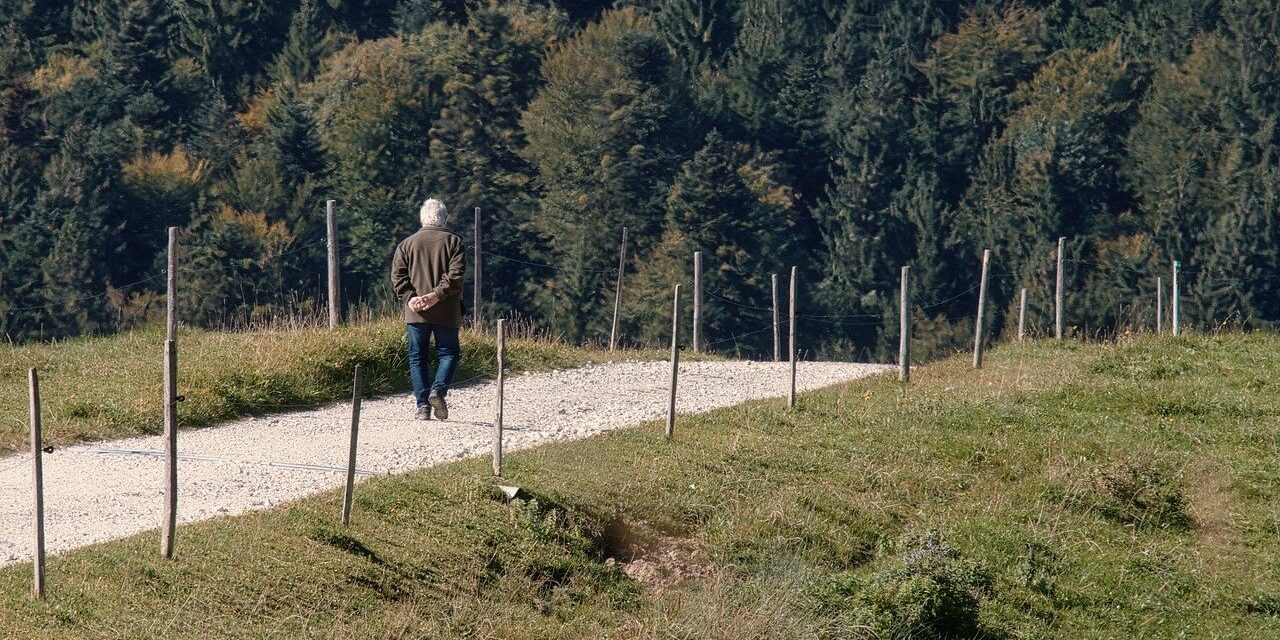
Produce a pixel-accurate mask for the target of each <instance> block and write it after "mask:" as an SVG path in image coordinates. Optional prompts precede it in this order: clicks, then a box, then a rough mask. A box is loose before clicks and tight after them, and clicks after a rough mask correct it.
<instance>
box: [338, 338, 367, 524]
mask: <svg viewBox="0 0 1280 640" xmlns="http://www.w3.org/2000/svg"><path fill="white" fill-rule="evenodd" d="M363 374H364V371H363V366H362V365H359V364H357V365H356V372H355V376H354V378H353V379H352V381H351V444H350V446H348V447H347V487H346V490H345V491H344V492H343V493H342V526H344V527H345V526H347V525H349V524H351V502H352V499H353V498H354V497H355V489H356V444H357V443H358V442H360V397H361V396H362V395H364V394H363V391H364V375H363Z"/></svg>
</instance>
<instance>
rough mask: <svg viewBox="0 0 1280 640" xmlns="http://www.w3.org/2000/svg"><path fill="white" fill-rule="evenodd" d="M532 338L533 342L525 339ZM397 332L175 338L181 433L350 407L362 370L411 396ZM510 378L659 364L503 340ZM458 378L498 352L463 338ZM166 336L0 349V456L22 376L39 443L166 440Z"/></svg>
mask: <svg viewBox="0 0 1280 640" xmlns="http://www.w3.org/2000/svg"><path fill="white" fill-rule="evenodd" d="M525 333H529V332H527V331H526V332H525ZM406 348H407V347H406V346H405V340H404V324H403V323H402V322H399V321H397V320H385V321H379V322H373V323H367V324H361V325H357V326H349V327H343V328H340V329H337V330H335V331H329V330H327V329H302V330H287V331H286V330H279V331H249V332H243V333H225V332H214V331H200V330H194V329H193V330H185V329H184V330H183V331H182V332H181V333H180V334H179V336H178V393H179V394H180V395H182V396H184V398H185V400H184V401H183V402H182V403H181V405H179V409H178V423H179V425H180V426H182V427H200V426H207V425H211V424H215V423H217V422H220V421H225V420H228V419H232V418H237V417H242V416H246V415H252V414H258V413H263V412H268V411H272V410H279V409H281V408H286V407H291V406H297V405H315V404H319V403H323V402H330V401H334V400H341V399H343V398H350V397H351V382H352V371H353V370H354V368H355V365H356V364H357V363H360V364H363V365H364V386H365V389H366V391H368V392H369V393H374V394H383V393H389V392H393V391H402V390H405V389H407V388H408V385H409V380H408V374H407V373H406V372H407V370H408V365H407V361H406ZM507 350H508V355H507V363H508V367H509V369H510V370H512V371H522V370H536V369H549V368H554V367H572V366H580V365H583V364H587V363H592V362H602V361H607V360H612V359H620V358H652V359H661V358H664V357H666V356H665V354H663V353H661V352H658V351H653V352H637V351H619V352H615V353H613V354H610V353H609V352H606V351H599V350H590V349H579V348H574V347H569V346H567V345H564V344H561V343H557V342H555V341H552V340H547V339H536V338H532V337H523V338H520V339H512V340H508V346H507ZM462 352H463V356H462V365H461V366H460V367H459V369H458V371H457V375H456V379H458V380H465V379H468V378H473V377H476V376H492V375H493V374H494V372H495V371H496V364H495V361H494V343H493V340H492V339H491V338H489V337H486V336H482V335H479V334H476V333H471V332H464V333H463V341H462ZM163 354H164V332H163V330H162V329H161V328H154V329H147V330H141V331H136V332H132V333H127V334H123V335H116V336H110V337H102V338H82V339H77V340H71V341H67V342H61V343H57V344H33V345H21V346H15V345H3V346H0V416H3V418H2V420H3V422H0V455H4V454H8V453H13V452H15V451H22V450H25V449H27V448H28V446H29V445H28V444H27V443H28V441H29V440H28V439H29V438H30V436H29V434H28V431H27V428H28V427H27V413H28V410H27V402H28V401H27V369H29V368H30V367H36V368H37V369H38V370H39V373H40V388H41V404H42V414H43V426H44V436H45V440H46V442H49V443H50V444H54V445H58V446H62V445H66V444H71V443H75V442H80V441H84V440H92V439H100V438H118V437H124V436H135V435H146V434H157V433H161V432H162V431H163V418H162V412H161V409H162V401H161V389H162V387H163V365H162V363H163V359H162V358H163Z"/></svg>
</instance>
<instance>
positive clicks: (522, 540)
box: [0, 334, 1280, 640]
mask: <svg viewBox="0 0 1280 640" xmlns="http://www.w3.org/2000/svg"><path fill="white" fill-rule="evenodd" d="M1277 349H1280V338H1276V337H1273V336H1268V335H1261V334H1254V335H1228V336H1196V337H1184V338H1179V339H1169V338H1163V339H1156V338H1149V337H1148V338H1141V339H1136V340H1130V341H1125V342H1122V343H1120V344H1114V345H1085V344H1079V343H1071V342H1068V343H1054V342H1051V341H1036V342H1029V343H1027V344H1025V345H1005V346H1002V347H999V348H997V349H995V350H994V351H993V352H992V353H991V354H990V355H989V357H988V360H987V362H986V365H985V366H984V368H983V369H982V370H980V371H974V370H973V369H972V368H971V367H970V366H969V363H968V357H967V356H966V355H962V356H960V357H957V358H954V359H951V360H947V361H944V362H940V363H937V364H934V365H930V366H928V367H924V368H921V369H919V370H917V371H916V372H915V374H914V376H913V382H912V384H911V385H910V386H908V387H906V388H904V387H902V386H901V385H899V384H898V383H897V382H896V381H894V380H893V379H891V377H890V376H882V377H877V378H874V379H870V380H866V381H862V382H857V383H853V384H848V385H841V386H837V387H833V388H830V389H827V390H823V391H819V392H815V393H810V394H804V395H802V396H801V397H800V401H799V404H798V407H797V408H796V409H795V410H793V411H788V410H787V409H786V407H785V403H784V402H782V401H778V400H775V401H762V402H754V403H748V404H745V405H741V406H738V407H732V408H728V409H723V410H719V411H715V412H712V413H710V414H706V415H703V416H698V417H689V418H686V419H682V420H681V423H680V428H679V430H678V432H677V437H676V439H675V440H674V441H673V442H666V441H664V440H663V438H662V437H661V429H660V426H659V425H656V424H655V425H648V426H646V427H644V428H640V429H635V430H629V431H621V432H615V433H611V434H608V435H604V436H599V437H594V438H590V439H587V440H583V441H578V442H572V443H564V444H558V445H550V446H544V447H540V448H537V449H532V450H528V451H524V452H519V453H514V454H511V455H509V456H508V457H507V459H506V461H505V462H506V466H505V467H504V472H505V473H506V474H507V475H506V477H505V478H504V480H505V481H507V482H510V483H515V484H518V485H520V486H522V487H524V488H525V489H526V490H527V491H529V492H530V494H531V495H532V496H534V497H536V502H525V503H521V504H518V505H515V506H513V505H507V504H504V503H503V502H501V501H500V500H497V499H495V497H494V493H493V490H492V488H491V487H490V484H491V480H490V479H489V478H488V476H487V467H488V462H487V461H486V460H472V461H463V462H459V463H456V464H451V465H446V466H443V467H438V468H435V469H431V470H427V471H423V472H418V473H413V474H408V475H405V476H398V477H391V478H380V479H376V480H372V481H369V482H367V483H364V484H362V485H360V488H359V491H358V492H357V500H356V509H355V513H356V515H355V518H354V522H353V525H352V527H351V528H350V529H348V530H343V529H342V528H341V527H340V526H338V525H337V524H336V521H337V514H338V506H339V496H338V494H336V493H331V494H326V495H322V496H317V497H314V498H309V499H306V500H303V501H300V502H298V503H296V504H294V505H291V506H286V507H282V508H279V509H275V510H272V511H269V512H264V513H257V514H252V515H248V516H244V517H239V518H230V519H223V520H217V521H211V522H207V523H204V524H200V525H196V526H191V527H185V528H183V529H182V532H181V534H180V538H179V540H180V542H179V558H178V560H177V561H175V562H163V561H160V560H157V559H156V558H155V555H156V536H155V535H154V534H150V535H143V536H139V537H136V538H132V539H130V540H126V541H121V542H116V543H110V544H105V545H99V546H96V547H91V548H87V549H82V550H79V551H76V552H73V553H69V554H65V555H63V556H59V557H56V558H54V559H52V561H51V562H50V567H49V591H50V597H49V599H48V600H47V601H46V602H39V603H37V602H33V601H32V600H30V598H29V597H28V595H27V590H28V589H29V567H12V568H9V569H6V570H4V571H0V592H2V594H3V595H0V637H10V636H12V637H50V638H52V637H58V638H65V637H120V638H125V637H129V638H132V637H192V636H231V637H298V636H319V637H340V638H371V637H373V638H381V637H476V638H601V637H615V638H672V637H681V638H733V639H735V640H736V639H740V638H757V637H772V638H859V637H872V635H871V634H872V632H873V631H878V632H880V633H881V635H880V637H913V638H929V637H945V634H942V633H940V632H939V630H938V628H936V627H932V626H929V625H930V624H931V623H930V621H931V620H933V621H936V620H940V619H941V620H950V621H952V622H953V623H955V624H966V625H967V624H972V625H973V628H975V629H977V631H976V633H975V634H972V635H977V636H980V637H993V638H999V637H1029V638H1030V637H1036V638H1110V637H1152V638H1172V637H1231V638H1274V637H1280V565H1277V564H1276V562H1275V558H1276V557H1278V554H1280V506H1278V505H1280V455H1278V454H1280V450H1278V448H1280V382H1276V381H1277V380H1280V363H1278V362H1277V361H1276V359H1275V358H1274V357H1273V354H1274V353H1275V352H1276V351H1277ZM921 540H926V541H929V540H933V541H939V542H937V543H934V542H928V543H925V544H924V546H921V544H922V543H921V542H920V541H921ZM930 545H934V546H930ZM939 545H940V546H939ZM634 560H639V562H638V563H635V564H632V565H630V567H631V570H634V569H635V567H637V566H640V564H643V563H644V562H650V563H652V564H654V565H655V566H657V567H658V568H659V569H660V570H659V571H657V572H656V573H653V572H651V573H650V574H643V575H641V577H642V578H644V579H643V580H639V581H637V580H634V579H632V578H630V577H628V575H627V574H625V573H624V572H623V571H622V570H621V567H623V566H624V565H626V564H627V563H628V562H629V561H634ZM662 569H665V570H669V571H671V572H672V573H673V574H674V577H673V576H666V577H663V573H662ZM680 576H684V579H680ZM957 585H959V588H960V589H961V590H962V591H964V590H969V589H972V590H973V591H972V592H970V591H964V592H960V591H956V589H957V588H958V587H957ZM975 585H978V586H981V589H979V587H978V586H975ZM935 596H936V597H935ZM966 603H969V604H972V605H973V608H972V609H970V608H966V607H967V606H968V605H966ZM931 607H932V608H931ZM933 614H937V615H938V616H942V617H939V618H931V617H929V616H930V615H933ZM947 616H950V617H947ZM922 621H923V622H922ZM904 624H922V625H923V626H919V627H915V628H912V629H910V630H906V629H905V628H904V627H902V626H901V625H904ZM895 625H897V626H895ZM966 637H969V636H966Z"/></svg>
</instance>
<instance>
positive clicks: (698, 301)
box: [691, 251, 702, 353]
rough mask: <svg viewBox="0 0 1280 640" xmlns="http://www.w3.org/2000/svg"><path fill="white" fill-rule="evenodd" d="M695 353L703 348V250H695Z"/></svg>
mask: <svg viewBox="0 0 1280 640" xmlns="http://www.w3.org/2000/svg"><path fill="white" fill-rule="evenodd" d="M691 346H692V348H693V352H694V353H698V352H699V351H701V350H702V252H701V251H694V252H693V340H692V342H691Z"/></svg>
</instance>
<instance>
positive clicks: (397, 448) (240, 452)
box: [0, 362, 890, 566]
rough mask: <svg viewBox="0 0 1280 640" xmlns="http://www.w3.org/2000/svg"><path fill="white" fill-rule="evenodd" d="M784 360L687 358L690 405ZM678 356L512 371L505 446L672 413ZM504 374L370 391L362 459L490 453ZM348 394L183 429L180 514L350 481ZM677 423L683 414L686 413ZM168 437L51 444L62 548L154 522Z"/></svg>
mask: <svg viewBox="0 0 1280 640" xmlns="http://www.w3.org/2000/svg"><path fill="white" fill-rule="evenodd" d="M888 368H890V367H885V366H880V365H866V364H854V363H836V362H803V363H800V364H799V366H798V372H797V386H798V387H799V389H800V390H809V389H815V388H820V387H825V386H829V385H832V384H835V383H838V382H844V381H848V380H853V379H856V378H861V377H864V376H867V375H871V374H874V373H878V372H880V371H884V370H886V369H888ZM786 372H787V365H786V364H785V363H780V364H775V363H759V362H689V363H681V365H680V394H679V398H678V403H677V407H678V409H679V411H680V413H698V412H703V411H709V410H711V409H716V408H719V407H725V406H729V405H734V404H738V403H741V402H745V401H747V400H753V399H758V398H768V397H778V396H782V395H785V393H786V387H785V384H786ZM669 376H670V365H669V364H668V363H665V362H623V363H615V364H608V365H596V366H589V367H584V368H581V369H570V370H562V371H551V372H544V373H530V374H525V375H519V376H512V377H510V378H508V379H507V384H506V390H505V393H506V407H505V416H504V423H505V425H506V435H505V437H504V438H505V444H506V447H507V450H508V451H511V450H516V449H524V448H526V447H531V446H534V445H538V444H543V443H546V442H555V441H561V440H571V439H576V438H584V437H586V436H589V435H592V434H596V433H600V432H602V431H610V430H613V429H619V428H623V427H631V426H635V425H637V424H640V423H642V422H645V421H649V420H654V419H658V418H662V417H663V416H665V415H666V404H667V396H668V387H667V384H668V380H669ZM493 403H494V386H493V384H492V383H487V382H486V383H483V384H476V385H472V386H467V387H463V388H459V389H455V390H454V391H453V392H451V393H450V395H449V412H450V420H449V421H448V422H439V421H434V420H433V421H430V422H419V421H415V420H412V419H411V418H412V413H413V399H412V397H411V396H410V395H409V394H399V395H395V396H389V397H384V398H377V399H367V400H365V402H364V403H363V408H362V411H361V419H360V449H359V458H358V462H357V467H358V469H359V470H360V472H361V473H362V474H364V475H365V476H366V477H367V476H369V475H377V474H387V473H401V472H405V471H411V470H414V469H420V468H422V467H429V466H432V465H436V464H440V463H443V462H449V461H452V460H459V459H462V458H467V457H476V456H482V455H488V453H489V447H490V442H491V438H492V427H491V424H490V421H491V420H492V418H493ZM350 420H351V407H350V404H349V403H343V404H335V405H330V406H327V407H323V408H319V409H314V410H309V411H301V412H297V413H288V414H278V415H269V416H262V417H257V418H247V419H244V420H239V421H236V422H232V423H229V424H226V425H223V426H219V427H213V428H208V429H201V430H196V431H184V432H182V433H180V434H179V436H178V438H179V439H178V447H179V452H180V453H179V463H178V477H179V498H178V518H179V521H180V522H193V521H197V520H204V519H208V518H214V517H218V516H226V515H235V514H238V513H244V512H246V511H252V510H256V509H266V508H268V507H271V506H274V505H277V504H280V503H282V502H287V501H290V500H295V499H297V498H300V497H303V496H306V495H310V494H314V493H318V492H321V491H327V490H330V489H334V488H337V487H340V486H342V482H343V477H344V474H345V469H346V457H347V441H348V439H349V437H350V436H349V433H350V432H349V429H350ZM677 428H678V425H677ZM162 451H163V441H162V438H161V437H160V436H149V437H143V438H130V439H127V440H113V441H107V442H97V443H91V444H85V445H78V446H74V447H68V448H65V449H58V450H56V451H55V452H54V453H51V454H45V457H44V460H45V469H44V473H45V522H46V525H45V528H46V538H47V545H48V550H49V552H50V553H57V552H61V551H66V550H68V549H74V548H77V547H82V546H85V545H89V544H93V543H96V542H101V541H104V540H111V539H115V538H121V537H125V536H129V535H132V534H135V533H139V532H142V531H147V530H150V529H156V528H157V527H158V526H159V524H160V521H161V515H162V511H161V510H162V508H163V507H162V503H163V496H164V484H163V483H164V480H163V477H164V476H163V470H164V469H163V466H164V465H163V458H162V453H161V452H162ZM30 474H31V468H30V463H29V456H10V457H7V458H0V566H3V565H6V564H12V563H15V562H22V561H28V560H30V559H31V544H32V543H31V540H32V537H33V535H32V527H31V488H30V486H31V485H30V483H31V475H30Z"/></svg>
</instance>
